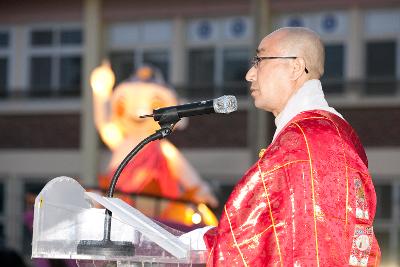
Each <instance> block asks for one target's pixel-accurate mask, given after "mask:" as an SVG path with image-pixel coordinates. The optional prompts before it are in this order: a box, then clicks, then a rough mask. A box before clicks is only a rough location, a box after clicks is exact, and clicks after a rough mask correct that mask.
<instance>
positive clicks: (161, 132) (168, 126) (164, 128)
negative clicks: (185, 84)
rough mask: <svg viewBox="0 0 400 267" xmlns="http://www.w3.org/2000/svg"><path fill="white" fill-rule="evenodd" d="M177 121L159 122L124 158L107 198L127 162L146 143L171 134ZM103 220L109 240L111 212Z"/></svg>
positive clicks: (106, 236) (112, 192)
mask: <svg viewBox="0 0 400 267" xmlns="http://www.w3.org/2000/svg"><path fill="white" fill-rule="evenodd" d="M178 121H179V118H176V117H175V118H173V119H171V118H170V117H168V120H167V121H160V122H159V124H160V126H161V129H158V130H157V131H156V132H155V133H153V134H152V135H150V136H148V137H147V138H145V139H144V140H142V141H141V142H140V143H139V144H138V145H137V146H136V147H135V148H134V149H133V150H132V151H131V152H129V154H128V155H127V156H126V157H125V158H124V160H123V161H122V162H121V163H120V164H119V166H118V168H117V170H116V171H115V173H114V175H113V178H112V180H111V182H110V188H109V190H108V193H107V197H110V198H111V197H113V195H114V190H115V186H116V184H117V182H118V178H119V176H120V175H121V173H122V171H123V169H124V168H125V167H126V165H127V164H128V163H129V161H130V160H131V159H132V158H133V157H134V156H135V155H136V154H137V153H138V152H139V151H140V150H141V149H142V148H143V147H144V146H145V145H146V144H148V143H150V142H152V141H155V140H158V139H163V138H165V137H167V136H168V135H170V134H171V133H172V129H173V128H174V126H175V124H176V123H177V122H178ZM105 213H106V214H105V215H106V216H105V219H104V240H110V238H111V217H112V212H111V211H110V210H108V209H106V211H105Z"/></svg>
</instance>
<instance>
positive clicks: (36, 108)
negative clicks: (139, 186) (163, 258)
mask: <svg viewBox="0 0 400 267" xmlns="http://www.w3.org/2000/svg"><path fill="white" fill-rule="evenodd" d="M282 26H305V27H309V28H311V29H313V30H315V31H316V32H318V33H319V34H320V35H321V37H322V39H323V41H324V43H325V46H326V66H325V74H324V77H323V79H322V82H323V86H324V88H325V93H326V95H327V99H328V102H330V104H331V105H332V106H334V107H335V108H336V109H338V110H339V111H340V112H341V113H342V114H343V115H344V117H345V118H346V119H347V120H348V121H349V122H350V124H352V125H353V127H354V128H355V129H356V131H357V132H358V134H359V135H360V138H361V141H362V142H363V144H364V146H365V147H366V151H367V154H368V157H369V162H370V165H369V169H370V172H371V174H372V176H373V179H374V183H375V188H376V193H377V197H378V207H377V213H376V221H375V225H374V228H375V229H374V230H375V233H376V235H377V238H378V240H379V243H380V247H381V250H382V263H383V265H382V266H385V265H386V266H391V265H393V266H397V264H396V263H400V123H399V119H400V83H399V79H400V1H398V0H351V1H349V0H324V1H316V0H269V1H262V0H251V1H250V0H219V1H215V0H214V1H212V0H203V1H193V0H168V1H165V0H164V1H162V0H153V1H137V0H112V1H111V0H80V1H79V0H69V1H61V0H35V1H33V0H24V1H1V2H0V246H2V247H3V248H9V249H11V250H13V251H16V252H17V253H18V254H19V255H22V257H23V258H24V260H25V262H26V264H28V265H31V266H33V263H32V262H31V261H30V253H31V247H30V243H31V233H30V231H29V229H28V228H27V227H26V223H25V224H24V214H25V211H26V210H27V209H30V208H31V207H32V201H33V197H34V195H35V194H37V193H38V192H40V190H41V189H42V187H43V186H44V184H45V183H46V182H47V181H49V180H50V179H52V178H54V177H57V176H60V175H65V176H70V177H74V178H76V179H78V180H79V181H80V183H81V184H82V185H83V186H87V187H91V186H92V187H95V186H96V184H97V176H98V174H99V172H101V171H102V170H104V169H105V165H106V163H107V160H108V159H109V157H110V152H109V150H108V149H107V148H106V146H105V145H104V144H103V143H102V142H101V141H100V140H99V137H98V133H97V131H96V128H95V126H94V123H93V107H92V96H91V88H90V84H89V77H90V73H91V71H92V70H93V69H94V68H95V67H97V66H98V65H99V64H100V63H101V61H102V60H103V59H105V58H108V59H109V60H110V62H111V67H112V69H113V71H114V72H115V75H116V82H117V83H119V82H121V81H123V80H125V79H127V78H128V77H129V76H131V75H132V73H133V72H134V70H135V69H136V68H138V67H139V66H141V65H143V64H152V65H153V66H155V67H157V68H158V69H159V70H161V72H162V74H163V76H164V78H165V81H166V82H167V83H168V84H169V85H170V86H171V87H173V88H175V90H176V92H177V94H178V96H179V97H180V98H184V99H185V100H186V101H187V102H191V101H197V100H204V99H208V98H214V97H218V96H221V95H224V94H233V95H235V96H236V97H237V98H238V102H239V109H238V111H237V112H235V113H232V114H231V115H229V116H225V117H217V116H213V115H210V116H198V117H193V118H190V120H189V124H188V125H187V127H186V129H185V130H183V131H177V132H175V133H174V134H173V135H171V137H170V138H169V140H170V141H171V142H172V143H173V144H175V145H176V146H177V147H178V148H179V149H180V150H181V152H183V154H184V155H185V157H186V158H187V159H188V160H189V161H190V163H191V164H192V165H193V166H194V167H195V169H196V170H197V171H198V172H199V173H200V175H201V176H202V178H203V179H204V180H205V181H207V182H208V183H209V184H210V186H211V187H212V189H213V190H214V192H215V193H216V195H217V196H218V198H219V202H220V203H221V205H220V207H219V208H217V209H214V211H215V214H216V215H217V216H219V215H220V210H221V208H222V204H223V203H224V202H225V200H226V199H227V197H228V196H229V194H230V192H231V190H232V188H233V186H234V185H235V183H236V182H237V181H238V179H240V177H241V176H242V174H243V172H244V171H245V170H246V169H247V167H249V166H250V165H251V164H252V163H253V162H254V161H255V160H256V159H257V157H258V152H259V150H260V149H261V148H263V147H265V146H266V145H267V144H268V143H269V142H270V140H271V139H272V135H273V132H274V130H275V126H274V120H273V118H272V117H271V116H269V115H267V114H265V113H263V112H258V111H256V110H255V109H254V107H253V106H252V101H251V99H250V98H249V96H248V88H247V83H246V82H245V80H244V75H245V73H246V71H247V69H248V67H249V62H250V59H251V57H252V56H254V54H255V49H256V47H257V45H258V43H259V41H260V40H261V38H262V37H263V36H264V35H266V34H267V33H269V32H270V31H271V30H273V29H276V28H278V27H282ZM25 219H26V218H25ZM10 266H11V265H10Z"/></svg>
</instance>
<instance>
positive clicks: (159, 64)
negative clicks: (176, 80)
mask: <svg viewBox="0 0 400 267" xmlns="http://www.w3.org/2000/svg"><path fill="white" fill-rule="evenodd" d="M143 63H144V64H149V65H151V66H153V67H155V68H157V69H158V70H159V71H160V72H161V73H162V76H163V78H164V80H165V81H166V82H168V81H169V64H168V63H169V54H168V52H164V51H147V52H144V53H143Z"/></svg>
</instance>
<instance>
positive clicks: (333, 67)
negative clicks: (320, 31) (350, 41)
mask: <svg viewBox="0 0 400 267" xmlns="http://www.w3.org/2000/svg"><path fill="white" fill-rule="evenodd" d="M343 66H344V46H343V44H329V45H326V46H325V71H324V75H323V77H322V83H323V88H324V92H325V93H328V94H329V93H342V92H343V90H344V87H343V72H344V71H343Z"/></svg>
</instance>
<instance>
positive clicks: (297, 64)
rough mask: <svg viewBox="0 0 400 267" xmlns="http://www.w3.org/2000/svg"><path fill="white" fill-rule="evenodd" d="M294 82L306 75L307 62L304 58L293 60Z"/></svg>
mask: <svg viewBox="0 0 400 267" xmlns="http://www.w3.org/2000/svg"><path fill="white" fill-rule="evenodd" d="M292 66H293V69H292V80H297V79H298V78H300V76H301V75H303V74H304V73H305V69H306V62H305V60H304V58H302V57H298V58H295V59H294V60H293V65H292Z"/></svg>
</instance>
